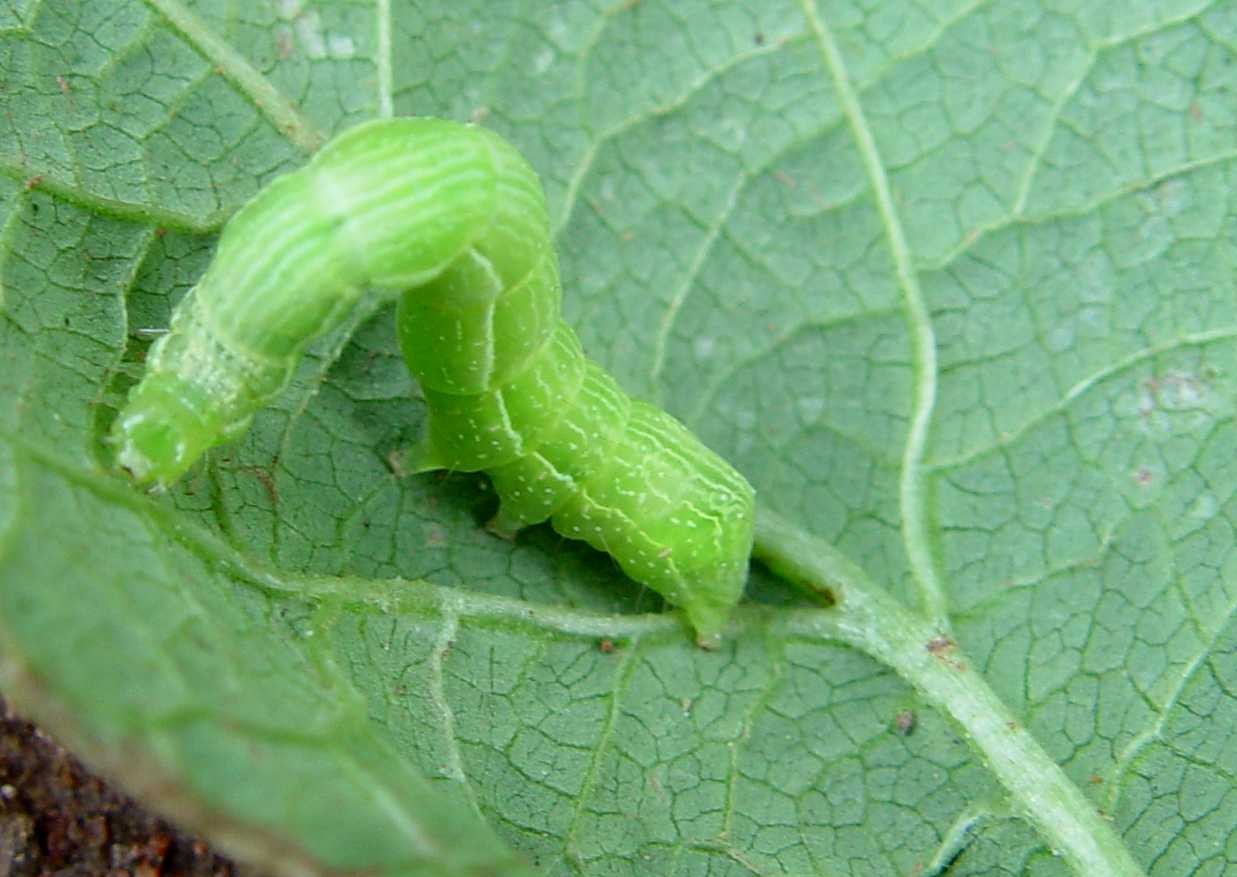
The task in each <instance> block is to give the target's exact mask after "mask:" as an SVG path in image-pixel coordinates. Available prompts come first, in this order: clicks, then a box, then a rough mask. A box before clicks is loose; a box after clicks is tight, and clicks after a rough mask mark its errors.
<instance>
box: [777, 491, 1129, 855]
mask: <svg viewBox="0 0 1237 877" xmlns="http://www.w3.org/2000/svg"><path fill="white" fill-rule="evenodd" d="M754 556H755V557H756V558H758V559H759V560H761V561H762V562H763V563H764V564H765V565H766V566H768V567H769V568H770V569H771V570H773V572H775V573H777V574H779V575H781V576H783V577H784V578H786V579H787V581H789V582H791V583H792V584H794V585H796V586H797V587H800V588H804V589H807V590H809V591H811V592H813V593H816V594H819V593H820V591H821V590H822V589H823V588H824V587H828V588H829V589H831V590H832V592H833V594H834V596H835V598H836V599H837V604H836V606H835V607H834V608H833V609H832V610H831V611H830V613H829V614H830V615H836V618H835V619H833V620H832V621H831V623H830V630H829V635H830V636H834V637H839V638H841V639H842V640H843V641H844V642H846V643H848V644H850V645H852V646H854V647H855V648H858V649H860V650H862V651H864V652H866V653H867V654H869V655H871V656H872V657H874V658H876V659H877V660H878V661H880V662H881V663H883V664H886V665H887V666H889V667H890V668H891V669H893V670H894V671H895V672H896V673H898V675H900V676H901V677H902V678H904V679H905V680H907V681H908V682H909V683H911V685H913V686H914V687H915V688H916V689H918V690H919V692H920V693H921V694H922V695H923V696H924V697H925V698H927V699H928V700H929V701H930V702H931V703H933V704H934V705H935V706H936V707H938V708H939V709H941V710H943V711H945V712H946V713H948V714H949V715H951V716H952V717H953V718H954V720H955V721H956V722H957V723H958V724H959V725H960V726H961V728H962V730H963V732H964V733H965V734H966V736H967V738H968V739H969V740H970V742H971V745H972V746H973V747H974V748H975V749H976V750H977V751H978V752H979V754H980V755H981V756H982V757H983V759H984V761H985V763H986V764H987V766H988V768H989V770H991V771H992V773H993V774H995V776H996V777H997V779H998V780H999V781H1000V783H1001V785H1003V786H1004V787H1005V789H1006V791H1007V792H1008V793H1009V795H1010V797H1011V800H1012V801H1013V803H1014V804H1015V805H1016V806H1017V807H1018V808H1019V809H1020V810H1021V811H1022V813H1023V815H1024V816H1025V817H1026V818H1027V819H1028V820H1029V821H1030V822H1031V823H1032V824H1034V825H1035V826H1036V827H1037V828H1038V829H1039V831H1040V834H1041V836H1042V837H1043V838H1044V839H1045V840H1046V841H1047V842H1048V844H1049V846H1050V847H1051V848H1052V850H1053V851H1054V852H1056V853H1059V854H1060V855H1062V856H1064V858H1065V860H1066V861H1067V862H1068V863H1069V864H1070V865H1071V867H1072V868H1073V869H1074V871H1075V872H1076V873H1077V874H1079V875H1084V877H1145V875H1144V872H1143V870H1142V868H1140V867H1139V865H1138V863H1136V862H1135V861H1134V859H1133V857H1131V855H1130V853H1129V850H1127V849H1126V847H1125V844H1124V843H1123V842H1122V840H1121V838H1120V837H1119V836H1118V835H1117V833H1116V832H1115V831H1114V830H1113V827H1112V826H1111V825H1110V824H1109V823H1108V821H1107V820H1106V819H1105V818H1104V817H1103V816H1101V815H1100V813H1099V812H1098V811H1097V810H1096V808H1095V805H1094V804H1093V803H1092V802H1091V801H1089V800H1088V799H1087V798H1086V797H1085V796H1084V795H1083V794H1082V792H1081V791H1080V790H1079V789H1078V787H1077V786H1076V785H1075V784H1074V783H1073V782H1071V781H1070V779H1069V777H1067V776H1066V775H1065V772H1064V771H1063V770H1061V767H1060V766H1059V765H1058V764H1057V763H1056V762H1054V761H1053V760H1052V759H1051V758H1050V757H1049V756H1048V753H1046V752H1045V751H1044V750H1043V748H1042V747H1041V746H1040V745H1039V742H1038V741H1036V739H1035V738H1034V737H1033V736H1032V735H1031V734H1030V732H1028V731H1027V729H1026V728H1024V727H1023V726H1022V724H1021V723H1020V722H1019V721H1018V720H1017V719H1016V718H1015V717H1014V715H1013V714H1012V713H1011V712H1010V710H1009V708H1008V707H1007V706H1006V705H1005V704H1004V703H1003V702H1002V701H1001V699H1000V698H999V697H997V695H996V693H995V692H994V691H993V690H992V689H991V688H990V687H989V686H988V684H987V683H986V682H985V681H984V679H983V677H982V676H980V674H978V673H977V672H975V670H974V668H973V667H972V666H971V664H970V662H969V661H968V660H967V659H966V658H965V656H964V655H963V654H962V652H961V650H960V649H959V648H958V645H957V643H955V642H954V641H953V640H952V639H950V638H949V637H948V636H946V635H944V634H942V633H941V631H940V630H939V629H938V628H937V627H935V626H933V625H932V623H931V622H929V621H928V620H927V619H925V618H924V617H922V616H920V615H918V614H917V613H914V612H911V611H910V610H908V609H907V608H906V607H905V606H903V605H902V604H901V603H900V602H899V601H897V600H895V599H894V598H893V597H892V596H891V595H890V594H889V593H888V592H887V591H885V590H884V589H883V588H881V587H880V586H878V585H877V584H876V583H874V582H873V581H872V580H871V579H870V578H869V577H868V575H867V573H865V572H864V571H863V570H862V569H861V568H860V567H858V566H857V565H856V564H854V563H853V562H852V561H851V560H850V559H849V558H847V557H846V556H845V555H843V554H842V552H840V551H839V550H838V549H837V548H835V547H834V546H832V545H830V544H828V543H827V542H825V541H824V540H822V539H818V538H816V537H814V536H811V535H809V534H808V533H805V532H803V531H802V530H800V529H798V528H797V527H795V526H794V525H793V524H791V523H790V522H789V521H786V520H785V519H783V518H781V517H780V516H778V515H776V514H775V513H773V512H769V511H766V510H764V509H761V510H759V511H758V512H757V516H756V549H755V552H754ZM788 622H789V626H793V627H794V628H795V629H796V630H798V629H799V628H804V625H805V624H806V625H808V626H809V627H810V625H811V622H810V621H805V619H804V617H803V616H791V617H789V618H788ZM800 632H803V633H810V632H812V631H811V630H809V629H806V628H804V629H803V630H802V631H800Z"/></svg>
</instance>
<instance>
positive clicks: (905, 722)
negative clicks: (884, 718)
mask: <svg viewBox="0 0 1237 877" xmlns="http://www.w3.org/2000/svg"><path fill="white" fill-rule="evenodd" d="M893 729H894V731H896V732H897V733H898V734H899V735H900V736H902V737H909V736H910V735H911V734H913V733H915V711H914V710H902V711H901V712H899V713H898V714H897V715H896V716H894V717H893Z"/></svg>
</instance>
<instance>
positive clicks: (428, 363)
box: [112, 119, 753, 643]
mask: <svg viewBox="0 0 1237 877" xmlns="http://www.w3.org/2000/svg"><path fill="white" fill-rule="evenodd" d="M365 290H372V291H376V292H377V293H378V294H380V295H387V296H390V297H395V296H399V307H398V317H397V319H398V330H399V338H400V345H401V348H402V350H403V353H404V357H405V359H406V361H407V363H408V368H409V369H410V370H411V371H412V373H413V375H414V376H415V377H416V378H417V380H418V381H419V382H420V384H421V387H422V389H423V391H424V393H425V398H426V401H427V404H428V406H429V428H428V432H427V435H426V436H425V439H424V441H423V442H422V443H421V445H420V446H419V447H418V448H416V449H415V450H413V451H412V452H410V454H409V455H408V457H407V458H406V462H407V463H409V468H411V469H412V470H413V471H427V470H431V469H452V470H457V471H467V472H473V471H480V470H484V471H486V472H487V473H488V474H489V476H490V478H491V479H492V481H493V483H494V486H495V489H496V490H497V492H498V495H499V498H500V507H499V512H498V516H497V518H496V520H495V524H496V526H497V527H498V528H499V529H500V530H504V531H511V532H514V531H515V530H517V529H519V528H521V527H524V526H527V525H530V524H536V523H540V522H543V521H546V520H550V521H551V522H552V524H553V526H554V528H555V529H556V530H557V531H558V532H559V533H561V534H563V535H564V536H567V537H569V538H572V539H582V540H584V541H586V542H588V543H589V544H590V545H592V546H594V547H595V548H598V549H601V550H603V551H606V552H608V553H609V554H611V555H612V556H613V557H614V558H615V559H616V560H617V561H618V563H619V565H620V566H621V567H622V568H623V570H624V571H625V572H626V573H627V574H628V575H629V576H630V577H631V578H633V579H635V580H636V581H639V582H642V583H644V584H646V585H648V586H649V587H651V588H653V589H654V590H656V591H658V592H659V593H661V594H662V595H663V596H664V597H665V598H666V599H667V600H668V601H669V602H671V603H673V604H674V605H676V606H679V607H681V608H682V609H683V610H684V611H685V612H686V614H687V617H688V620H689V621H690V623H691V624H692V626H693V627H694V628H695V629H696V632H697V635H698V637H699V638H700V640H701V642H706V643H707V642H712V641H715V640H716V639H717V637H718V635H719V633H720V630H721V628H722V626H723V625H724V624H725V621H726V619H727V617H728V615H729V613H730V610H731V609H732V608H733V606H734V605H735V603H736V602H738V600H739V597H740V595H741V593H742V590H743V584H744V581H745V579H746V576H747V562H748V555H749V554H750V552H751V546H752V528H753V491H752V488H751V486H750V485H749V484H748V483H747V481H745V480H744V479H743V477H742V476H741V475H739V474H738V473H737V472H736V471H735V470H734V469H733V468H732V467H731V466H729V465H728V464H727V463H726V462H725V461H724V460H722V459H721V458H720V457H718V456H717V455H716V454H714V453H713V452H712V451H710V450H709V449H708V448H706V447H705V446H704V445H703V444H701V442H700V441H699V440H698V439H697V438H696V437H695V436H693V435H692V434H691V433H690V432H689V431H688V430H687V428H686V427H684V426H683V425H682V424H681V423H679V422H678V421H677V420H675V419H674V418H672V417H671V416H670V415H668V414H666V413H665V412H663V411H661V410H659V409H657V408H655V407H653V406H651V405H648V404H646V403H643V402H640V401H636V400H632V399H630V398H629V397H628V396H627V395H626V394H625V393H624V392H623V391H622V390H621V389H620V388H619V386H618V385H617V384H616V383H615V382H614V380H613V379H612V378H611V377H610V376H609V375H607V374H606V373H605V372H604V371H603V370H602V369H601V368H600V367H599V366H597V365H596V364H594V363H593V362H591V361H589V360H588V359H586V358H585V356H584V354H583V352H582V351H581V349H580V342H579V340H578V339H577V338H576V335H575V333H574V332H573V331H572V330H571V328H570V327H569V326H568V325H567V324H566V323H565V322H563V320H562V318H561V316H560V300H561V288H560V285H559V280H558V265H557V259H556V257H555V254H554V250H553V247H552V246H551V241H550V231H549V222H548V217H547V213H546V207H545V198H544V196H543V194H542V191H541V186H540V183H539V182H538V179H537V176H536V174H535V172H534V171H533V170H532V168H531V167H530V166H529V165H528V163H527V162H526V161H525V160H524V159H523V158H522V157H521V156H520V154H519V153H518V152H517V151H516V150H515V149H514V147H512V146H511V145H510V144H508V143H507V142H506V141H504V140H502V139H501V138H500V137H498V136H497V135H495V134H493V133H491V132H488V131H486V130H484V129H482V128H477V127H473V126H467V125H459V124H455V123H452V122H446V121H442V120H438V119H394V120H385V121H375V122H370V123H367V124H364V125H361V126H359V127H356V128H353V129H352V130H350V131H347V132H345V133H344V134H342V135H341V136H339V137H337V138H336V139H335V140H333V141H332V142H331V143H329V144H328V145H327V146H326V147H324V148H323V149H322V150H321V151H320V152H319V153H318V154H317V155H316V156H315V157H314V158H313V160H312V161H311V162H310V163H309V165H307V166H306V167H304V168H302V169H301V170H299V171H297V172H295V173H291V174H288V175H286V176H282V177H280V178H278V179H276V180H275V181H274V182H272V183H271V184H270V185H269V186H267V187H266V188H265V189H264V190H263V191H262V192H260V193H259V194H258V195H257V197H255V198H254V199H253V200H252V201H250V202H249V203H248V204H246V205H245V206H244V207H243V208H241V210H240V211H238V212H237V214H236V215H235V216H234V217H233V218H232V220H231V221H230V222H229V223H228V224H227V226H226V227H225V229H224V231H223V234H222V236H221V238H220V240H219V247H218V251H217V253H216V255H215V258H214V260H213V261H212V262H211V264H210V266H209V268H208V269H207V271H206V273H205V274H204V275H203V277H202V279H201V282H200V283H199V284H198V285H197V287H196V288H195V289H194V290H193V292H192V293H191V294H190V295H188V296H187V297H186V298H185V300H184V301H183V302H181V304H180V305H179V306H178V307H177V309H176V311H175V313H174V315H173V318H172V325H171V331H170V332H169V333H168V334H167V335H165V336H164V337H162V338H160V339H159V340H158V341H157V342H156V343H155V345H154V346H153V347H152V349H151V352H150V355H149V357H148V367H147V371H146V374H145V376H144V378H143V379H142V381H141V383H139V384H138V385H137V386H136V387H135V388H134V389H133V391H132V392H131V393H130V395H129V398H128V402H127V404H126V406H125V408H124V409H123V410H122V411H121V413H120V415H119V416H118V418H117V419H116V422H115V424H114V426H113V429H112V440H113V442H114V443H115V445H116V447H117V454H116V458H117V463H118V464H119V465H120V466H122V467H123V468H125V469H126V470H128V471H129V472H130V473H131V474H132V475H133V477H134V478H135V479H136V480H137V481H138V482H140V483H151V482H156V483H159V484H161V485H166V484H169V483H171V482H173V481H175V480H176V479H177V478H179V477H180V476H181V475H182V474H183V473H184V472H185V471H186V470H187V469H188V468H189V466H191V465H192V464H193V463H194V461H195V460H197V459H198V458H199V457H200V456H201V455H202V454H203V453H204V452H205V451H206V449H207V448H209V447H211V446H213V445H216V444H219V443H221V442H226V441H229V440H232V439H234V438H236V437H237V436H239V435H240V434H241V433H242V432H243V431H244V430H245V429H246V428H247V427H248V425H249V423H250V421H251V420H252V417H253V414H254V412H255V411H257V410H258V409H259V408H261V407H262V406H263V405H265V404H266V403H267V402H269V401H270V400H271V399H272V398H273V397H274V396H275V395H276V394H277V393H278V392H279V391H280V390H281V389H283V387H284V386H285V385H286V383H287V381H288V379H289V376H290V374H291V371H292V369H293V367H294V366H295V364H296V362H297V359H298V357H299V355H300V354H301V352H302V351H303V350H304V348H305V346H306V344H307V343H308V342H309V341H311V340H312V339H313V338H315V337H317V336H319V335H321V334H323V333H324V332H326V331H328V330H329V329H331V328H332V327H334V326H337V325H339V324H340V322H341V321H342V320H343V319H344V317H345V315H346V314H347V312H348V311H349V309H350V308H352V307H353V306H354V305H355V303H356V302H357V301H358V300H359V299H360V297H361V295H362V293H363V291H365Z"/></svg>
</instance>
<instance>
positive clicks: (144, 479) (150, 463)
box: [109, 380, 215, 487]
mask: <svg viewBox="0 0 1237 877" xmlns="http://www.w3.org/2000/svg"><path fill="white" fill-rule="evenodd" d="M214 434H215V431H214V430H212V429H211V428H210V427H209V425H207V424H204V423H203V422H202V417H201V415H200V413H199V411H198V410H197V408H196V407H195V406H193V405H192V404H189V403H188V402H187V401H186V400H185V398H184V396H183V395H182V394H181V393H180V392H178V391H177V390H176V389H175V388H171V387H168V386H166V385H165V382H162V381H152V380H146V381H143V382H142V383H141V384H139V385H138V387H137V388H136V389H135V390H134V391H133V393H132V394H131V395H130V396H129V401H128V403H127V404H126V405H125V407H124V409H123V410H122V411H121V412H120V415H119V416H118V417H117V418H116V421H115V422H114V423H113V424H112V430H111V434H110V436H109V442H110V443H111V444H112V445H114V446H115V448H116V456H115V461H116V465H117V466H118V467H120V468H121V469H124V470H125V471H126V472H128V473H129V475H131V476H132V478H133V480H134V481H136V482H137V483H138V484H141V485H150V484H154V485H157V486H159V487H167V486H168V485H170V484H172V483H173V482H175V481H176V480H177V479H178V478H180V477H181V476H182V475H184V474H185V472H187V471H188V470H189V468H190V467H191V466H192V465H193V464H194V463H195V462H197V460H198V458H200V457H201V456H202V454H203V453H205V452H206V449H207V448H208V447H210V446H211V445H212V444H214V442H213V441H211V438H212V436H213V435H214Z"/></svg>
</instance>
